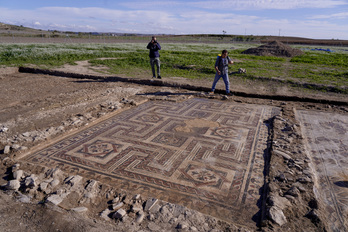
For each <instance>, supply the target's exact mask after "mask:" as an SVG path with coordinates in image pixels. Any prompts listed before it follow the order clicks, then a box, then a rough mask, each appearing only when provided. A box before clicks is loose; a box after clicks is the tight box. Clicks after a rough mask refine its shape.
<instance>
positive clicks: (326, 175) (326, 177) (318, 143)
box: [297, 111, 348, 231]
mask: <svg viewBox="0 0 348 232" xmlns="http://www.w3.org/2000/svg"><path fill="white" fill-rule="evenodd" d="M297 116H298V118H299V120H300V121H301V124H302V130H303V132H304V135H305V137H306V139H307V142H308V144H307V146H308V151H309V153H310V155H311V158H312V161H313V163H314V165H315V167H314V168H315V171H316V174H317V175H318V182H319V189H318V194H320V196H321V198H322V199H323V200H324V202H325V204H326V209H325V210H326V212H327V215H329V216H328V218H327V219H328V220H329V222H330V227H331V229H332V231H347V230H348V224H347V223H348V115H339V114H331V113H323V112H314V111H298V112H297Z"/></svg>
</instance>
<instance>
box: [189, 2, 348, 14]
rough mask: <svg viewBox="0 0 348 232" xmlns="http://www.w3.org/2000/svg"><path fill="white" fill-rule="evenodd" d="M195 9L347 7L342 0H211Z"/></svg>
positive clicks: (198, 4) (199, 3)
mask: <svg viewBox="0 0 348 232" xmlns="http://www.w3.org/2000/svg"><path fill="white" fill-rule="evenodd" d="M192 4H193V5H194V6H195V7H201V8H205V9H220V10H223V11H226V10H267V9H278V10H280V9H281V10H289V9H302V8H312V9H315V8H333V7H337V6H342V5H347V4H348V3H347V2H346V1H342V0H291V1H290V0H220V1H215V0H210V1H200V2H195V3H192Z"/></svg>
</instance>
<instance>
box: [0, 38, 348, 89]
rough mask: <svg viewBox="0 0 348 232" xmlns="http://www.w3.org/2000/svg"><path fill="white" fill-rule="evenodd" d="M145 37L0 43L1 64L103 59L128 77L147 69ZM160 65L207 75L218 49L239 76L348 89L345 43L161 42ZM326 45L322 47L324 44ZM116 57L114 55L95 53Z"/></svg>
mask: <svg viewBox="0 0 348 232" xmlns="http://www.w3.org/2000/svg"><path fill="white" fill-rule="evenodd" d="M146 45H147V44H146V43H114V44H112V43H111V44H95V43H93V44H88V43H86V44H73V43H70V44H66V43H58V44H57V43H55V44H49V43H46V44H5V43H4V44H0V66H18V67H19V66H27V65H29V64H30V65H35V66H36V67H40V68H54V67H59V66H61V65H64V64H66V63H69V64H74V62H76V61H80V60H89V61H90V63H91V64H93V65H105V66H107V67H109V72H110V73H112V74H126V75H128V76H130V77H132V76H135V75H137V74H139V72H143V71H144V70H149V58H148V50H147V49H146ZM161 45H162V51H161V52H160V53H161V71H162V75H163V76H173V77H185V78H189V79H190V78H207V79H209V80H211V79H212V78H213V76H214V63H215V59H216V57H217V55H218V54H219V53H221V50H222V49H227V50H228V51H229V56H230V57H231V58H232V59H233V60H234V61H235V65H233V66H232V67H231V68H230V71H232V72H235V71H237V70H238V69H239V68H245V69H246V70H247V74H234V75H235V76H236V77H238V78H242V79H250V80H254V79H277V80H282V81H283V82H288V83H290V84H291V83H309V84H314V85H329V86H333V87H334V89H335V90H334V91H336V92H341V93H345V94H347V93H348V89H347V87H348V48H344V47H337V48H331V50H334V52H325V51H318V50H312V49H313V47H310V46H301V47H300V46H298V48H301V49H302V50H303V51H304V55H302V56H298V57H294V58H279V57H264V56H254V55H246V54H241V52H242V51H244V50H246V49H247V48H250V47H256V46H258V45H259V44H246V43H240V44H238V43H225V44H223V43H221V44H202V43H162V44H161ZM325 48H326V47H325ZM98 58H116V59H103V60H101V59H98Z"/></svg>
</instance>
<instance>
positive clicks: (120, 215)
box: [112, 209, 127, 219]
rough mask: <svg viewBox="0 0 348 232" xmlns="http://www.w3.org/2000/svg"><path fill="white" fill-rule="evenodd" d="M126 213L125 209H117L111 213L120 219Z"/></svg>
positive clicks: (113, 216)
mask: <svg viewBox="0 0 348 232" xmlns="http://www.w3.org/2000/svg"><path fill="white" fill-rule="evenodd" d="M126 214H127V212H126V210H124V209H119V210H117V211H116V212H115V213H114V214H113V215H112V218H116V219H122V218H123V217H124V216H125V215H126Z"/></svg>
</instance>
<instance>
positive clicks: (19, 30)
mask: <svg viewBox="0 0 348 232" xmlns="http://www.w3.org/2000/svg"><path fill="white" fill-rule="evenodd" d="M67 34H69V35H71V37H79V38H82V37H86V36H89V37H92V36H94V37H98V36H112V37H115V36H116V37H122V36H126V37H136V38H138V37H139V38H145V37H146V36H147V37H148V36H149V35H145V34H143V35H142V34H125V33H115V32H110V33H98V32H90V33H88V32H86V33H85V32H71V31H70V32H69V31H68V32H66V31H65V32H64V31H57V30H54V31H48V30H40V29H34V28H30V27H24V26H17V25H10V24H5V23H1V22H0V36H16V37H21V36H23V37H28V36H29V37H31V36H33V37H38V36H39V37H50V38H52V37H63V38H65V37H66V36H67ZM158 37H161V38H162V39H164V38H166V39H167V42H171V41H172V42H180V41H186V40H187V41H190V42H197V41H199V42H201V41H202V42H203V41H204V42H208V43H209V42H212V43H214V42H216V41H219V40H220V42H228V41H231V42H258V43H263V44H267V43H270V42H272V41H280V42H282V43H284V44H304V45H325V46H348V40H334V39H332V40H329V39H322V40H321V39H309V38H301V37H291V36H287V37H285V36H267V35H263V36H260V35H257V36H253V35H222V34H220V35H219V34H194V35H165V34H160V35H158ZM201 39H203V40H201Z"/></svg>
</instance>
